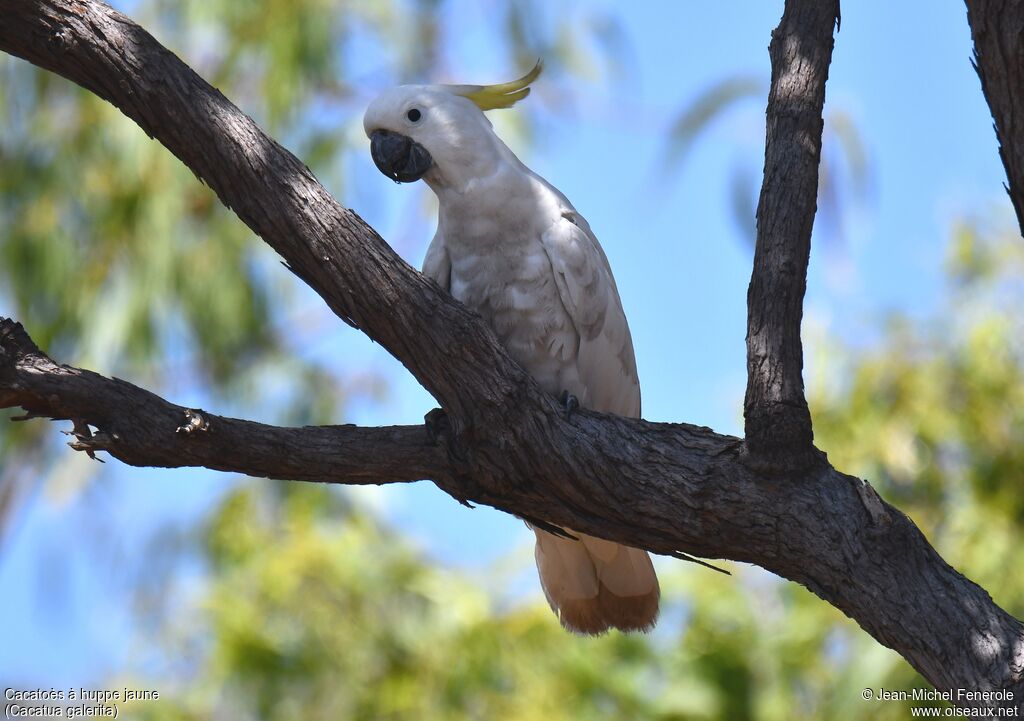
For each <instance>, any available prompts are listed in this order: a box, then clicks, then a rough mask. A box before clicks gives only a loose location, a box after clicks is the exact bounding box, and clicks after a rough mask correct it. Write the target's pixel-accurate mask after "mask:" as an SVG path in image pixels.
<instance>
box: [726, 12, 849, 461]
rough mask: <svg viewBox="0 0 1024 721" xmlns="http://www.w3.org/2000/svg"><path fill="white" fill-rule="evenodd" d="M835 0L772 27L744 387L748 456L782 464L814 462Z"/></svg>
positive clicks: (785, 14) (786, 17)
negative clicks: (817, 304)
mask: <svg viewBox="0 0 1024 721" xmlns="http://www.w3.org/2000/svg"><path fill="white" fill-rule="evenodd" d="M838 20H839V2H838V0H787V2H786V6H785V10H784V11H783V14H782V21H781V22H780V23H779V26H778V27H777V28H775V30H774V31H773V32H772V41H771V45H770V46H769V54H770V55H771V60H772V83H771V90H770V91H769V94H768V111H767V116H768V118H767V119H768V122H767V131H766V142H765V156H764V181H763V183H762V185H761V197H760V200H759V201H758V205H757V242H756V245H755V250H754V270H753V274H752V275H751V278H750V287H749V289H748V291H747V394H746V399H745V400H744V404H743V415H744V418H745V420H746V428H745V431H746V443H747V450H748V452H749V453H750V455H751V460H753V461H755V462H757V463H759V464H762V465H763V466H765V467H774V468H776V469H779V470H782V471H785V470H789V469H792V468H800V467H802V466H806V465H808V464H810V463H812V462H813V461H814V460H815V459H816V457H817V454H815V453H814V450H813V439H814V435H813V433H812V431H811V414H810V411H809V410H808V409H807V401H806V400H805V399H804V381H803V363H804V361H803V346H802V344H801V341H800V321H801V319H802V318H803V302H804V292H805V290H806V287H807V263H808V259H809V258H810V253H811V228H812V227H813V225H814V214H815V211H816V210H817V197H818V165H819V162H820V160H821V132H822V128H823V126H824V123H823V121H822V115H821V114H822V108H823V107H824V104H825V81H826V79H827V78H828V68H829V64H830V63H831V61H832V46H833V40H832V28H833V27H834V26H835V25H836V23H837V22H838Z"/></svg>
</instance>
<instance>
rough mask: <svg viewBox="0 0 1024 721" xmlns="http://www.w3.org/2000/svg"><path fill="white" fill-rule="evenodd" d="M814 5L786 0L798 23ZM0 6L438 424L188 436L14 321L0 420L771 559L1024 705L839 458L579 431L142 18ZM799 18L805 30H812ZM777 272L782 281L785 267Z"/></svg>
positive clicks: (1016, 669)
mask: <svg viewBox="0 0 1024 721" xmlns="http://www.w3.org/2000/svg"><path fill="white" fill-rule="evenodd" d="M813 4H815V3H814V2H813V0H804V1H803V2H800V3H798V2H795V1H794V0H791V1H790V2H789V3H787V13H790V10H791V6H792V7H796V6H797V5H800V6H803V10H804V11H807V8H808V7H810V6H811V5H813ZM0 7H2V11H3V14H2V16H0V18H2V22H0V50H4V51H6V52H9V53H11V54H14V55H18V56H20V57H23V58H26V59H27V60H29V61H30V62H32V63H34V64H36V65H39V66H41V67H44V68H47V69H50V70H52V71H54V72H56V73H59V74H61V75H63V76H65V77H67V78H69V79H71V80H73V81H75V82H77V83H79V84H80V85H82V86H84V87H86V88H88V89H90V90H92V91H93V92H95V93H97V94H99V95H101V96H102V97H104V98H106V99H107V100H109V101H110V102H111V103H113V104H114V105H116V106H117V107H119V108H120V109H121V110H122V111H123V112H125V114H126V115H128V116H129V117H131V118H133V119H134V120H135V121H136V122H137V123H138V124H139V125H140V126H141V127H142V128H143V129H144V130H145V131H146V132H147V133H149V134H150V135H151V136H153V137H155V138H157V139H158V140H159V141H160V142H161V143H163V144H164V145H165V146H166V147H167V148H168V149H170V150H171V151H172V152H173V153H174V154H175V155H177V156H178V157H179V158H180V159H181V160H182V161H183V162H184V163H185V164H186V165H187V166H188V167H189V168H191V169H192V170H193V171H194V172H195V173H196V174H197V175H198V176H199V177H200V178H201V179H202V180H204V181H205V182H207V183H208V184H209V185H210V186H211V187H212V188H213V189H214V190H215V191H216V192H217V194H218V196H219V197H220V198H221V200H222V201H223V202H224V203H225V204H226V205H228V206H229V207H231V208H233V209H234V210H235V212H236V213H237V214H238V215H239V217H240V218H241V219H242V220H243V221H244V222H246V224H247V225H249V227H250V228H252V229H253V230H254V231H255V232H256V233H257V234H259V235H260V236H261V237H262V238H263V239H264V240H265V241H266V242H267V243H269V244H270V245H271V246H272V247H274V248H275V250H277V251H278V252H279V253H280V254H281V255H282V257H283V258H284V259H285V260H286V262H287V263H288V264H289V266H290V267H291V269H292V270H293V271H294V272H295V273H296V274H297V275H298V276H299V277H300V278H302V279H303V280H304V281H306V282H307V283H308V284H309V285H310V286H311V287H312V288H313V289H314V290H316V291H317V292H318V293H319V294H320V295H321V296H322V297H323V298H324V300H325V302H327V303H328V305H329V306H330V307H331V308H332V309H333V310H334V311H335V312H336V313H337V314H338V315H339V316H340V317H342V318H343V319H345V320H347V321H348V322H351V323H353V324H354V325H356V326H357V327H359V328H360V329H362V330H363V331H364V332H366V333H367V334H368V335H369V336H370V337H371V338H373V339H374V340H376V341H378V342H380V343H381V344H383V345H384V346H385V347H386V348H387V349H388V350H389V351H390V352H391V353H392V354H393V355H394V356H395V357H396V358H398V359H399V360H400V361H401V362H402V363H404V364H405V365H406V367H407V368H409V370H410V371H411V372H412V373H413V374H414V375H415V376H416V378H417V379H419V380H420V382H421V383H423V385H424V386H425V387H426V388H427V389H428V390H429V391H430V392H431V393H432V394H433V396H434V397H435V398H436V399H437V400H438V402H439V403H440V404H441V406H442V408H443V413H440V414H436V415H434V416H432V417H431V419H430V422H429V423H427V424H425V425H424V426H422V427H418V428H384V429H357V428H353V427H351V426H335V427H330V428H302V429H274V428H270V427H267V426H261V425H259V424H249V423H247V422H244V421H237V420H233V419H226V418H219V417H216V416H212V415H209V414H205V413H203V414H201V415H202V421H205V422H206V430H203V429H202V426H203V423H202V422H199V423H197V425H199V426H200V427H199V428H197V429H196V430H194V431H192V432H183V431H179V428H180V427H181V426H182V425H184V424H185V409H183V408H180V407H177V406H173V405H171V404H169V403H167V402H166V401H163V400H162V399H159V398H157V397H156V396H154V395H152V394H151V393H148V392H147V391H144V390H141V389H139V388H135V387H134V386H132V385H130V384H128V383H125V382H123V381H115V380H109V379H105V378H102V377H100V376H98V375H96V374H93V373H89V372H88V371H82V370H79V369H75V368H70V367H67V366H61V365H58V364H56V363H54V362H53V361H50V360H49V359H48V358H46V357H45V356H43V354H42V353H41V352H40V351H39V350H38V349H37V348H35V346H34V345H33V344H32V342H31V340H30V339H29V338H28V336H27V335H26V334H25V332H24V331H23V330H22V329H21V328H20V326H18V325H17V324H16V323H14V322H13V321H8V320H3V321H0V406H21V407H23V408H26V409H27V410H28V411H29V412H30V414H31V415H36V416H46V417H52V418H64V419H70V420H72V421H74V424H75V427H76V429H77V432H78V437H77V438H76V440H75V441H74V445H75V447H77V448H79V449H81V450H85V451H91V452H95V451H97V450H102V451H106V452H108V453H109V454H110V455H112V456H114V457H116V458H119V459H121V460H122V461H124V462H126V463H130V464H135V465H159V466H189V465H203V466H208V467H212V468H221V469H230V470H234V471H237V472H241V473H247V474H250V475H255V476H270V477H275V478H295V477H301V478H303V479H306V480H320V481H327V482H340V483H385V482H392V481H402V480H411V479H413V478H415V477H420V476H422V477H425V478H429V479H430V480H433V481H434V482H435V483H436V484H437V485H438V486H439V487H441V488H442V489H444V490H445V491H447V492H448V493H450V494H451V495H453V496H454V497H456V498H458V499H459V500H462V501H475V502H478V503H485V504H488V505H492V506H494V507H496V508H500V509H502V510H505V511H508V512H510V513H515V514H517V515H521V516H526V517H530V518H533V519H539V520H543V521H547V522H550V523H554V524H559V525H564V526H568V527H571V528H575V529H578V530H580V531H581V532H586V533H591V534H593V535H596V536H601V537H605V538H609V539H612V540H615V541H619V542H623V543H628V544H630V545H633V546H638V547H642V548H648V549H650V550H652V551H655V552H659V553H669V554H672V553H674V552H676V551H679V550H683V551H687V552H691V553H695V554H699V555H704V556H709V557H715V558H729V559H734V560H737V561H744V562H749V563H755V564H758V565H760V566H763V567H764V568H767V569H768V570H771V571H774V572H775V573H778V574H779V575H781V576H783V577H785V578H789V579H791V580H794V581H796V582H799V583H802V584H804V585H805V586H807V587H808V588H810V589H811V590H812V591H814V592H815V593H816V594H818V595H819V596H821V597H822V598H823V599H825V600H827V601H829V602H830V603H832V604H833V605H835V606H836V607H838V608H840V609H841V610H843V611H844V612H845V613H847V614H848V615H849V616H850V617H851V618H853V619H854V620H856V621H857V622H858V623H859V624H860V625H861V626H862V627H863V628H864V629H865V630H866V631H867V632H868V633H870V634H872V635H873V636H874V637H875V638H876V639H878V640H879V641H880V642H881V643H883V644H885V645H887V646H890V647H892V648H894V649H895V650H897V651H898V652H899V653H900V654H902V655H903V656H904V657H905V658H906V659H907V660H908V661H909V662H910V663H911V664H912V665H913V666H914V667H915V668H916V669H918V670H919V671H920V672H921V673H922V674H923V675H924V676H925V677H926V678H927V679H928V680H929V681H931V682H932V683H933V684H935V686H936V687H938V688H940V689H956V688H965V689H971V690H980V691H997V690H1002V689H1009V690H1010V691H1012V692H1013V695H1014V699H1015V700H1013V701H1010V702H1006V701H997V700H991V699H989V700H983V699H979V700H975V701H973V702H971V705H977V706H998V705H1016V706H1018V707H1019V706H1021V704H1024V626H1022V625H1021V623H1020V622H1019V621H1017V620H1015V619H1013V618H1012V617H1010V616H1009V615H1008V614H1006V613H1005V612H1004V611H1003V610H1002V609H1000V608H999V607H998V606H997V605H996V604H995V603H993V601H992V599H991V598H990V597H989V596H988V594H987V593H986V592H985V591H984V589H982V588H980V587H978V586H977V585H975V584H973V583H972V582H970V581H969V580H967V579H966V578H964V577H963V576H961V575H960V574H959V573H957V572H956V571H955V570H954V569H952V568H951V567H950V566H949V565H947V564H946V563H945V562H944V561H943V560H942V559H941V558H940V557H939V556H938V554H937V553H936V552H935V551H934V549H932V548H931V546H930V545H929V544H928V542H927V541H926V540H925V538H924V537H923V536H922V534H921V533H920V531H919V530H918V529H917V528H916V527H915V526H914V524H913V523H912V522H911V521H910V520H909V519H908V518H907V517H906V516H905V515H903V514H902V513H900V512H899V511H898V510H896V509H894V508H892V507H891V506H889V505H887V504H886V503H885V502H884V501H883V500H882V499H880V498H879V497H878V495H877V494H876V493H875V492H874V491H873V490H872V489H871V487H870V486H869V485H868V484H867V483H865V482H863V481H860V480H858V479H856V478H852V477H850V476H847V475H844V474H842V473H840V472H838V471H836V470H835V469H833V468H831V467H830V466H828V465H827V463H825V462H824V459H823V458H819V461H820V462H818V463H814V464H811V465H802V464H801V465H790V466H789V467H790V468H791V470H790V471H788V472H785V473H783V472H781V468H783V467H784V466H779V465H775V466H772V465H771V464H768V465H765V464H763V463H751V462H750V460H751V457H750V455H749V454H748V453H747V452H746V450H745V448H744V443H743V442H742V441H740V440H739V439H737V438H732V437H728V436H722V435H719V434H716V433H714V432H713V431H711V430H710V429H707V428H702V427H698V426H691V425H686V424H656V423H647V422H645V421H642V420H633V419H625V418H619V417H616V416H608V415H602V414H596V413H591V412H585V411H582V412H579V413H578V414H576V415H575V416H574V417H573V419H572V421H571V422H567V421H566V420H565V419H564V418H563V417H562V414H561V412H560V409H559V408H558V407H557V404H556V403H554V401H553V400H552V399H551V398H549V397H547V396H545V395H544V394H543V393H542V392H541V391H540V390H539V389H538V388H537V386H536V384H535V383H534V382H533V381H532V379H530V377H529V376H528V375H527V374H525V373H524V372H523V371H522V369H520V368H519V367H518V366H516V365H515V364H514V363H513V362H512V361H511V360H510V359H509V357H508V355H507V354H506V353H505V352H504V350H503V349H502V348H501V346H500V345H499V344H498V343H497V341H496V339H495V338H494V336H493V334H492V333H491V332H490V330H489V329H488V328H487V326H486V325H485V324H484V323H483V322H482V321H481V320H480V318H479V317H478V316H476V315H475V314H473V313H471V312H469V311H467V310H466V309H465V308H464V307H463V306H461V305H460V304H459V303H457V302H456V301H454V300H453V299H452V298H451V297H450V296H448V295H447V294H445V293H443V292H441V291H440V290H439V289H438V288H437V287H436V286H435V285H433V284H432V283H430V282H428V281H426V280H425V279H424V278H423V277H422V276H421V275H419V274H418V273H416V272H415V271H413V270H412V269H411V268H409V266H408V265H406V264H405V263H404V262H403V261H402V260H401V259H400V258H398V257H397V256H396V255H395V254H394V252H393V251H392V250H391V249H390V248H389V247H388V246H387V244H386V243H384V242H383V241H382V240H381V239H380V237H379V236H378V235H377V234H376V233H375V232H374V231H373V230H372V229H371V228H369V227H368V226H366V225H365V223H363V221H362V220H361V219H359V217H358V216H356V215H355V214H354V213H352V212H351V211H349V210H347V209H345V208H342V207H341V206H340V205H339V204H338V203H337V201H335V200H334V199H333V198H331V197H330V195H329V194H328V193H327V192H326V191H325V190H324V189H323V188H322V187H321V186H320V184H319V183H318V182H317V181H316V179H315V178H314V177H313V175H312V174H311V173H310V171H309V170H308V169H307V168H306V167H305V166H304V165H302V163H300V162H299V161H298V160H296V159H295V158H294V157H293V156H292V155H290V154H289V153H288V152H287V151H286V150H284V149H283V148H281V147H280V146H279V145H277V144H276V143H275V142H274V141H273V140H271V139H270V138H268V137H267V136H265V135H264V134H263V133H262V131H261V130H260V129H259V128H258V127H257V126H256V125H255V124H254V123H253V122H252V121H251V120H250V119H249V118H248V117H246V116H245V115H244V114H243V113H242V112H241V111H239V110H238V109H237V108H236V107H234V106H233V105H232V104H231V103H230V102H228V101H227V100H226V99H225V98H224V97H223V96H222V95H221V94H220V93H219V92H217V91H216V90H215V89H213V88H211V87H210V86H209V85H208V84H206V83H205V82H204V81H203V80H202V79H201V78H199V77H198V76H197V75H196V74H195V73H194V72H192V71H191V70H190V69H189V68H188V67H187V66H186V65H184V64H183V63H182V62H181V61H180V60H179V59H178V58H176V57H175V56H174V55H173V54H171V53H170V52H169V51H167V50H166V49H164V48H163V47H161V46H160V45H159V44H158V43H157V42H156V41H155V40H154V39H153V38H152V37H150V36H149V35H148V34H147V33H146V32H145V31H144V30H142V29H141V28H139V27H138V26H137V25H135V24H133V23H132V22H131V21H130V20H129V19H128V18H126V17H124V16H123V15H120V14H119V13H117V12H115V11H114V10H112V9H111V8H109V7H107V6H106V5H103V4H102V3H99V2H94V1H91V0H39V1H36V2H30V1H29V0H5V1H4V3H3V5H2V6H0ZM811 14H812V15H814V13H813V12H812V13H811ZM792 17H794V18H797V19H796V20H794V21H793V22H798V23H799V22H801V21H800V20H799V19H798V18H800V17H804V12H796V13H795V14H794V15H792ZM815 28H816V29H808V30H806V31H804V30H801V31H800V32H801V33H802V32H809V33H812V34H814V33H821V32H824V31H825V30H826V29H827V32H828V37H829V38H831V25H829V26H828V27H827V28H824V26H822V27H819V26H817V25H815ZM798 34H799V33H798ZM821 40H822V38H821V37H818V38H817V41H816V42H819V41H821ZM829 42H831V41H830V40H829ZM808 67H809V66H808ZM804 87H805V88H806V87H810V86H804ZM805 91H806V90H801V89H799V87H797V88H796V89H794V90H793V92H794V93H802V92H805ZM794 100H795V99H794ZM819 115H820V108H819ZM778 132H785V131H784V130H782V129H780V130H779V131H778ZM819 132H820V128H819ZM781 180H785V178H782V179H781ZM777 188H778V190H777V191H776V192H778V193H781V194H783V195H786V194H791V193H794V192H807V189H806V188H805V187H804V188H802V189H795V188H790V187H789V186H788V185H786V184H785V183H784V182H780V183H779V184H778V185H777ZM805 200H806V199H805ZM765 202H767V201H765ZM804 262H805V263H806V259H805V261H804ZM763 272H764V273H766V274H767V275H769V276H770V275H772V274H774V273H778V272H781V273H783V274H785V273H786V272H787V266H786V265H785V264H783V265H782V266H780V267H778V268H775V267H772V266H771V265H769V267H768V268H767V269H765V270H764V271H763ZM801 275H802V274H801ZM769 280H771V279H770V278H769ZM773 282H774V281H773ZM778 332H780V333H781V332H783V331H782V330H779V331H778ZM785 362H786V361H783V363H785ZM801 395H802V393H801ZM89 426H92V427H93V428H94V429H95V433H93V431H92V430H90V429H89ZM328 446H331V447H333V450H331V449H330V448H328ZM323 454H326V455H323Z"/></svg>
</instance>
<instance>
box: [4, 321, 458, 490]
mask: <svg viewBox="0 0 1024 721" xmlns="http://www.w3.org/2000/svg"><path fill="white" fill-rule="evenodd" d="M16 406H20V407H22V408H24V409H25V410H26V411H27V414H28V415H27V417H29V418H32V417H44V418H52V419H54V420H71V421H73V422H74V423H75V432H74V435H75V440H74V441H72V442H71V444H70V445H72V447H74V448H76V449H77V450H83V451H87V452H89V453H90V454H92V453H95V452H96V451H107V452H108V453H110V454H111V455H112V456H114V457H115V458H117V459H118V460H120V461H122V462H124V463H127V464H129V465H132V466H158V467H162V468H182V467H186V466H204V467H206V468H212V469H215V470H218V471H234V472H238V473H245V474H248V475H250V476H261V477H266V478H278V479H282V480H303V481H330V482H339V483H359V484H362V483H392V482H396V481H417V480H420V479H422V478H435V477H439V476H443V475H444V473H445V472H446V470H447V468H448V462H447V458H446V455H445V453H444V451H443V449H442V448H440V447H439V446H438V445H437V444H436V443H434V442H432V441H431V440H430V439H429V437H428V435H427V433H426V431H425V430H424V428H423V426H393V427H390V428H357V427H355V426H326V427H318V428H311V427H307V428H277V427H275V426H268V425H264V424H262V423H253V422H251V421H240V420H237V419H235V418H222V417H220V416H215V415H212V414H209V413H206V412H205V411H195V413H194V415H195V419H196V422H195V424H194V430H189V422H188V418H187V417H186V410H189V412H190V414H192V413H193V411H194V409H185V408H182V407H181V406H176V405H173V404H171V403H168V402H167V401H165V400H163V399H162V398H160V397H159V396H156V395H154V394H153V393H150V392H149V391H145V390H142V389H141V388H138V387H136V386H134V385H132V384H131V383H126V382H125V381H122V380H118V379H116V378H115V379H110V378H104V377H103V376H101V375H98V374H96V373H93V372H91V371H87V370H80V369H78V368H71V367H69V366H65V365H59V364H57V363H54V362H53V361H52V360H50V358H48V357H47V356H46V355H45V354H43V353H42V352H41V351H40V350H39V349H38V348H37V347H36V345H35V344H34V343H33V342H32V340H31V339H30V338H29V337H28V335H27V334H26V333H25V331H24V329H23V328H22V327H21V326H20V325H19V324H17V323H15V322H14V321H11V320H8V319H6V318H0V408H11V407H16ZM89 426H92V427H93V428H96V429H99V430H98V431H96V432H95V433H93V432H92V430H91V429H90V428H89Z"/></svg>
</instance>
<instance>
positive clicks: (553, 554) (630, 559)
mask: <svg viewBox="0 0 1024 721" xmlns="http://www.w3.org/2000/svg"><path fill="white" fill-rule="evenodd" d="M534 532H535V533H536V535H537V549H536V557H537V569H538V571H539V572H540V580H541V586H542V587H543V588H544V594H545V596H547V599H548V604H549V605H550V606H551V609H552V610H553V611H554V612H555V613H556V614H557V615H558V619H559V621H561V623H562V625H563V626H564V627H565V628H567V629H568V630H570V631H574V632H576V633H584V634H594V635H596V634H600V633H604V632H605V631H607V630H608V629H609V628H618V629H620V630H622V631H647V630H650V628H651V627H652V626H654V622H655V621H656V620H657V617H658V600H659V598H660V589H659V587H658V577H657V575H655V573H654V566H653V565H652V564H651V559H650V556H648V555H647V552H646V551H641V550H639V549H636V548H630V547H628V546H623V545H620V544H618V543H614V542H612V541H605V540H603V539H599V538H594V537H592V536H587V535H584V534H577V533H575V532H572V533H573V535H576V536H578V537H579V539H580V540H578V541H574V540H572V539H569V538H561V537H559V536H555V535H552V534H550V533H547V532H545V531H541V530H537V529H534Z"/></svg>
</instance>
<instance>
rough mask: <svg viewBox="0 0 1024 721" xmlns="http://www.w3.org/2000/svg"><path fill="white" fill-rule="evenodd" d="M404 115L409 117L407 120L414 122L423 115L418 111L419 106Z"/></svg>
mask: <svg viewBox="0 0 1024 721" xmlns="http://www.w3.org/2000/svg"><path fill="white" fill-rule="evenodd" d="M405 117H407V118H409V120H411V121H412V122H414V123H415V122H417V121H418V120H419V119H420V118H422V117H423V113H421V112H420V111H419V108H412V109H411V110H410V111H409V112H408V113H406V114H405Z"/></svg>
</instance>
